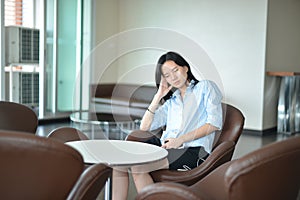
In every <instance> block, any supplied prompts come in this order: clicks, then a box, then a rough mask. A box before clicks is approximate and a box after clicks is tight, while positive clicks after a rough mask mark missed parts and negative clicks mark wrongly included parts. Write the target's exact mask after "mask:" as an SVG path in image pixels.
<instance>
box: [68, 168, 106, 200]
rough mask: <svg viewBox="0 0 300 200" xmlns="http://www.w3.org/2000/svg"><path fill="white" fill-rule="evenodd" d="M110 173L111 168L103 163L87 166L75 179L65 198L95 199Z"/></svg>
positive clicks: (74, 199)
mask: <svg viewBox="0 0 300 200" xmlns="http://www.w3.org/2000/svg"><path fill="white" fill-rule="evenodd" d="M111 174H112V169H111V168H110V167H108V166H106V165H104V164H95V165H92V166H90V167H88V168H87V169H86V170H85V171H84V172H83V173H82V174H81V176H80V177H79V179H78V180H77V182H76V184H75V185H74V187H73V189H72V190H71V192H70V194H69V196H68V198H67V199H68V200H78V199H96V198H97V196H98V195H99V193H100V192H101V190H102V188H103V187H104V185H105V183H106V181H107V179H108V178H109V177H111Z"/></svg>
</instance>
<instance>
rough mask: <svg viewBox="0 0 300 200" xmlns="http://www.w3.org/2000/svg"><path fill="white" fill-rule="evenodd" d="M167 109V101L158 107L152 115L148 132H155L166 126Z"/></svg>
mask: <svg viewBox="0 0 300 200" xmlns="http://www.w3.org/2000/svg"><path fill="white" fill-rule="evenodd" d="M168 108H169V101H166V102H165V103H164V104H163V105H162V106H160V107H159V108H158V109H157V110H156V111H155V114H154V117H153V121H152V123H151V127H150V131H153V130H156V129H158V128H160V127H163V126H165V125H166V124H167V113H168Z"/></svg>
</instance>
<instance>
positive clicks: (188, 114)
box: [113, 52, 222, 199]
mask: <svg viewBox="0 0 300 200" xmlns="http://www.w3.org/2000/svg"><path fill="white" fill-rule="evenodd" d="M156 81H157V83H159V84H158V91H157V93H156V94H155V95H154V97H153V99H152V102H151V104H150V105H149V107H148V110H147V111H146V112H145V114H144V116H143V118H142V121H141V125H140V129H141V130H142V131H152V130H155V129H158V128H160V127H164V126H165V127H166V129H165V131H164V132H163V134H162V136H161V138H160V139H157V140H149V141H148V142H149V143H152V144H155V145H159V146H161V147H162V148H165V149H167V151H168V153H169V154H168V157H167V158H166V159H165V160H163V161H161V162H158V163H154V164H151V165H143V166H134V167H132V169H131V170H132V176H133V178H134V182H135V185H136V189H137V191H138V192H139V191H140V190H141V189H142V188H144V187H145V186H147V185H149V184H151V183H153V180H152V178H151V176H150V175H149V173H148V172H149V171H152V170H155V169H158V168H169V169H171V170H189V169H193V168H195V167H197V166H198V165H199V164H201V163H202V162H203V161H204V160H205V158H206V157H207V156H208V155H209V154H210V153H211V150H212V145H213V141H214V137H215V131H216V130H220V129H221V127H222V106H221V100H222V94H221V92H220V90H219V89H218V87H217V86H216V84H214V83H213V82H211V81H208V80H202V81H198V80H197V79H196V78H195V77H194V75H193V74H192V72H191V68H190V66H189V64H188V63H187V62H186V60H185V59H184V58H183V57H182V56H181V55H179V54H177V53H175V52H168V53H166V54H164V55H162V56H161V57H160V58H159V60H158V64H157V68H156ZM161 101H164V103H163V105H161V106H160V103H161ZM114 173H115V175H119V176H120V177H122V172H115V171H114ZM125 176H126V175H124V174H123V177H125ZM123 183H124V182H123ZM119 186H120V184H119ZM113 188H114V186H113ZM118 188H120V187H118ZM113 190H115V189H113ZM125 190H127V187H126V188H125ZM118 195H121V197H120V196H118V199H122V198H123V197H124V196H122V195H123V194H121V193H120V190H119V194H118ZM125 195H127V193H126V194H125ZM115 197H117V195H115V191H114V192H113V198H115ZM115 199H117V198H115Z"/></svg>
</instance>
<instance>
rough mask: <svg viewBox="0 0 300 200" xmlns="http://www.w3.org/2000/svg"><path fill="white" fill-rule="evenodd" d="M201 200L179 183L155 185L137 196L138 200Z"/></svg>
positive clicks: (144, 189)
mask: <svg viewBox="0 0 300 200" xmlns="http://www.w3.org/2000/svg"><path fill="white" fill-rule="evenodd" d="M161 199H172V200H201V199H205V198H203V197H202V198H201V197H199V196H197V195H196V194H195V193H194V192H193V191H192V190H190V188H189V187H187V186H185V185H181V184H178V183H155V184H151V185H149V186H146V187H145V188H143V189H142V191H141V192H140V193H138V195H137V196H136V200H161Z"/></svg>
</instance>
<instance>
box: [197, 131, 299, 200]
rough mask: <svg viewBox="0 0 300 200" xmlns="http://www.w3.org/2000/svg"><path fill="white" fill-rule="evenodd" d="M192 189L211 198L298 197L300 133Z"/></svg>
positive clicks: (231, 164) (234, 163) (217, 172)
mask: <svg viewBox="0 0 300 200" xmlns="http://www.w3.org/2000/svg"><path fill="white" fill-rule="evenodd" d="M191 188H192V190H194V191H195V192H196V193H202V194H206V195H208V196H209V198H211V199H221V200H222V199H230V200H237V199H243V200H248V199H249V200H250V199H251V200H252V199H274V200H276V199H278V200H279V199H280V200H281V199H296V198H297V194H298V192H299V189H300V136H297V137H291V138H288V139H286V140H283V141H280V142H275V143H272V144H270V145H267V146H264V147H262V148H260V149H258V150H256V151H253V152H251V153H249V154H247V155H245V156H243V157H241V158H239V159H237V160H234V161H231V162H229V163H226V164H225V165H222V166H221V167H219V168H217V169H216V170H215V171H213V172H212V173H211V174H209V175H208V176H207V177H205V178H204V179H202V181H200V182H198V183H196V184H195V185H193V186H192V187H191Z"/></svg>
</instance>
